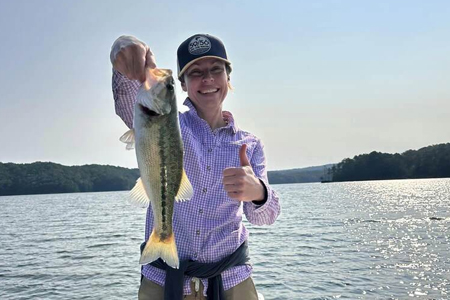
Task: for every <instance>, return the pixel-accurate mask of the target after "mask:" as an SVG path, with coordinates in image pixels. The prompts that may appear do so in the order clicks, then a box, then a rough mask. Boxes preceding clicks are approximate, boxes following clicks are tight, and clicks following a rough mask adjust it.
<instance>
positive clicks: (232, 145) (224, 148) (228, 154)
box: [220, 139, 256, 168]
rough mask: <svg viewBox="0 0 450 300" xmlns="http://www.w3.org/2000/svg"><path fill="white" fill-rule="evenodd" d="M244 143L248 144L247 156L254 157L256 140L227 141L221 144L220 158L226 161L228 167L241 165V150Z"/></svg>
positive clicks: (249, 158)
mask: <svg viewBox="0 0 450 300" xmlns="http://www.w3.org/2000/svg"><path fill="white" fill-rule="evenodd" d="M243 144H247V150H246V153H247V158H248V160H249V161H251V159H252V155H253V151H254V149H255V145H256V142H255V141H253V140H248V139H247V140H239V141H227V142H222V143H221V144H220V156H221V157H220V159H221V160H222V161H224V162H225V165H226V167H235V168H236V167H240V166H241V160H240V158H239V150H240V149H241V147H242V145H243Z"/></svg>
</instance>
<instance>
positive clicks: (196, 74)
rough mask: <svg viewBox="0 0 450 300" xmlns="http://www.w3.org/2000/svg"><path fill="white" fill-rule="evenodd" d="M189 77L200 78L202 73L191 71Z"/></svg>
mask: <svg viewBox="0 0 450 300" xmlns="http://www.w3.org/2000/svg"><path fill="white" fill-rule="evenodd" d="M189 76H194V77H197V76H202V72H201V71H200V70H192V71H191V72H189Z"/></svg>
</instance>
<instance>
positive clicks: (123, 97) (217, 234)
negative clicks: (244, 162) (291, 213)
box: [113, 71, 280, 296]
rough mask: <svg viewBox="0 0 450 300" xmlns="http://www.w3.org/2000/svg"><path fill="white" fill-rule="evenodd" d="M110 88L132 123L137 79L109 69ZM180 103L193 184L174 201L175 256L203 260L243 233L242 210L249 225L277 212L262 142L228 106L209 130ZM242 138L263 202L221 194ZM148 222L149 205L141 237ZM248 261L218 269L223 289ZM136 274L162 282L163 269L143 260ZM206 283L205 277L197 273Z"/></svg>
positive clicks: (223, 251)
mask: <svg viewBox="0 0 450 300" xmlns="http://www.w3.org/2000/svg"><path fill="white" fill-rule="evenodd" d="M113 72H114V73H113V94H114V100H115V105H116V113H117V114H118V115H119V116H120V117H121V118H122V120H123V121H124V122H125V124H127V126H128V127H130V128H131V127H132V124H133V111H134V103H135V96H136V93H137V89H138V88H139V86H140V84H139V82H137V81H131V80H128V79H127V78H126V77H125V76H123V75H121V74H120V73H119V72H117V71H113ZM184 105H186V106H187V107H189V109H190V110H189V111H187V112H185V113H180V115H179V119H180V127H181V135H182V137H183V143H184V150H185V155H184V168H185V170H186V173H187V175H188V177H189V180H190V181H191V184H192V187H193V188H194V197H193V198H192V199H191V200H189V201H184V202H179V203H175V207H174V217H173V227H174V232H175V240H176V244H177V249H178V255H179V257H180V260H186V259H191V260H195V261H198V262H203V263H209V262H215V261H219V260H221V259H222V258H224V257H226V256H228V255H230V254H231V253H233V252H234V251H236V249H237V248H238V247H239V246H240V245H241V244H242V243H243V242H244V241H245V240H246V239H247V238H248V234H249V233H248V230H247V229H246V228H245V226H244V224H243V223H242V215H243V214H245V216H246V218H247V220H248V221H249V222H250V223H252V224H255V225H264V224H272V223H273V222H275V220H276V219H277V217H278V215H279V213H280V205H279V198H278V195H277V194H276V192H275V191H274V190H272V189H271V187H270V186H269V184H268V180H267V172H266V160H265V157H264V151H263V148H264V147H263V145H262V143H261V140H259V139H258V138H257V137H256V136H254V135H253V134H251V133H249V132H246V131H243V130H241V129H239V128H238V127H237V125H236V123H235V121H234V119H233V115H232V114H231V113H230V112H226V111H225V112H223V116H224V119H225V120H226V121H227V122H228V124H227V126H225V127H222V128H218V129H216V130H214V131H212V130H211V128H210V127H209V125H208V123H207V122H206V121H205V120H203V119H201V118H200V117H199V116H198V115H197V111H196V109H195V107H194V106H193V105H192V103H191V101H190V100H189V98H187V99H186V101H185V102H184ZM244 143H245V144H247V156H248V158H249V161H250V163H251V165H252V168H253V171H254V173H255V174H256V176H257V177H258V178H259V179H260V180H261V181H262V182H263V183H264V184H265V186H266V189H267V201H266V203H264V204H263V205H255V204H254V203H252V202H240V201H236V200H233V199H231V198H229V197H228V196H227V193H226V192H225V190H224V188H223V185H222V172H223V170H224V169H225V168H228V167H240V160H239V148H240V146H241V145H242V144H244ZM152 228H153V213H152V209H151V206H149V208H148V210H147V222H146V227H145V238H146V240H147V239H148V237H149V234H150V233H151V231H152ZM251 273H252V267H251V266H250V265H244V266H236V267H233V268H230V269H228V270H226V271H224V272H223V273H222V279H223V285H224V289H225V290H228V289H230V288H232V287H234V286H236V285H237V284H239V283H240V282H242V281H244V280H245V279H247V278H248V277H249V276H250V275H251ZM142 274H143V275H144V276H145V277H146V278H148V279H149V280H152V281H153V282H156V283H158V284H159V285H161V286H162V285H164V280H165V271H163V270H160V269H158V268H155V267H152V266H150V265H145V266H144V267H143V269H142ZM191 279H192V278H190V277H188V276H185V283H184V294H185V295H189V294H191V289H190V284H189V282H190V280H191ZM202 283H203V285H204V286H205V290H204V294H205V296H206V291H207V288H208V280H204V279H202Z"/></svg>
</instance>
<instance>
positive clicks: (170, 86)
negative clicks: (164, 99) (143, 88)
mask: <svg viewBox="0 0 450 300" xmlns="http://www.w3.org/2000/svg"><path fill="white" fill-rule="evenodd" d="M166 87H167V89H168V90H169V91H173V85H172V84H170V83H168V84H167V85H166Z"/></svg>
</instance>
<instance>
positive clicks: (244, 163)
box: [239, 144, 250, 167]
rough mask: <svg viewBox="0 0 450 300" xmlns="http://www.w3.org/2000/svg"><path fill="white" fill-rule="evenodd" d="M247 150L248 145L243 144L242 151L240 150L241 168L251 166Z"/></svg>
mask: <svg viewBox="0 0 450 300" xmlns="http://www.w3.org/2000/svg"><path fill="white" fill-rule="evenodd" d="M246 150H247V145H246V144H243V145H242V146H241V149H239V160H240V161H241V167H245V166H250V162H249V161H248V157H247V152H246Z"/></svg>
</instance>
